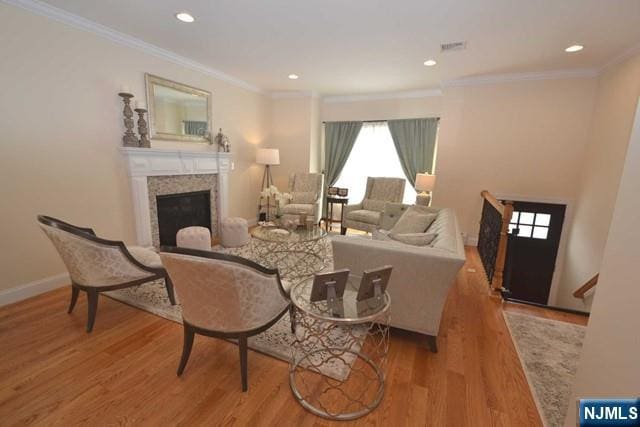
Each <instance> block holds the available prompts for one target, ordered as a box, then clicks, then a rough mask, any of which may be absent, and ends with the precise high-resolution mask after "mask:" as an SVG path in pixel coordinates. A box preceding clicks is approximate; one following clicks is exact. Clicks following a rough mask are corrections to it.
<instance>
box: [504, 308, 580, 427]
mask: <svg viewBox="0 0 640 427" xmlns="http://www.w3.org/2000/svg"><path fill="white" fill-rule="evenodd" d="M503 314H504V318H505V321H506V323H507V326H508V328H509V332H510V333H511V337H512V338H513V343H514V344H515V347H516V350H517V351H518V356H519V357H520V363H521V364H522V368H523V370H524V373H525V375H526V376H527V381H528V382H529V387H530V388H531V392H532V394H533V398H534V400H535V402H536V406H537V407H538V412H539V413H540V417H541V418H542V422H543V424H544V425H545V426H547V427H556V426H562V425H564V418H565V416H566V414H567V410H568V409H569V399H570V398H571V388H572V386H573V380H574V378H575V375H576V370H577V368H578V361H579V360H580V353H581V351H582V342H583V341H584V335H585V332H586V328H585V327H584V326H580V325H575V324H573V323H567V322H560V321H557V320H550V319H543V318H540V317H536V316H529V315H526V314H519V313H512V312H508V311H504V312H503Z"/></svg>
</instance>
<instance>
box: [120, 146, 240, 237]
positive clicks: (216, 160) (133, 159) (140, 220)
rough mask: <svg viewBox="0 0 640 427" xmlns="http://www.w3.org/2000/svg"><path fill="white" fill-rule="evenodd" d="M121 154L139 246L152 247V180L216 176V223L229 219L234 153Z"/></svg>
mask: <svg viewBox="0 0 640 427" xmlns="http://www.w3.org/2000/svg"><path fill="white" fill-rule="evenodd" d="M120 151H121V153H122V155H123V156H124V157H125V159H126V161H127V170H128V174H129V178H130V182H131V195H132V200H133V213H134V217H135V222H136V236H137V240H138V245H141V246H151V244H152V236H151V219H150V209H149V187H148V184H147V177H149V176H170V175H200V174H215V175H216V176H217V177H218V197H217V203H218V206H217V212H218V218H217V220H218V221H221V220H222V219H223V218H226V217H227V215H228V206H229V205H228V197H229V172H230V171H231V161H232V156H231V153H219V152H216V151H213V150H202V151H190V150H169V149H158V148H130V147H122V148H120ZM212 220H215V219H213V218H212Z"/></svg>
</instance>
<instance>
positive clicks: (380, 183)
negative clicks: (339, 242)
mask: <svg viewBox="0 0 640 427" xmlns="http://www.w3.org/2000/svg"><path fill="white" fill-rule="evenodd" d="M405 184H406V181H405V180H404V178H373V177H368V178H367V187H366V190H365V193H364V198H363V200H362V201H361V202H360V203H358V204H354V205H347V206H345V207H344V224H342V229H341V234H346V232H347V228H353V229H356V230H361V231H367V232H372V231H373V230H377V229H378V227H379V225H380V219H381V217H382V212H383V211H384V207H385V205H386V204H387V203H389V202H396V203H397V202H401V201H402V198H403V196H404V186H405Z"/></svg>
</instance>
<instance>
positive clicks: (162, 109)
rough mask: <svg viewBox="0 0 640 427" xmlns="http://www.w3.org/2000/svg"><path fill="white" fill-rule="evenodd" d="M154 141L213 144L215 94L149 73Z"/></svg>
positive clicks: (149, 97) (149, 98) (148, 101)
mask: <svg viewBox="0 0 640 427" xmlns="http://www.w3.org/2000/svg"><path fill="white" fill-rule="evenodd" d="M145 82H146V86H147V104H148V107H149V122H150V125H151V139H156V140H157V139H160V140H169V141H190V142H209V137H210V133H211V92H208V91H206V90H203V89H198V88H195V87H192V86H188V85H185V84H182V83H178V82H174V81H172V80H168V79H164V78H162V77H158V76H154V75H152V74H148V73H147V74H145Z"/></svg>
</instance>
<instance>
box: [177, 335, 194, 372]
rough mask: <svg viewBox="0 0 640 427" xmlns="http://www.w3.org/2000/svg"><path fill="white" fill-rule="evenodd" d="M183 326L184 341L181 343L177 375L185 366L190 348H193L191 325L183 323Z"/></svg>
mask: <svg viewBox="0 0 640 427" xmlns="http://www.w3.org/2000/svg"><path fill="white" fill-rule="evenodd" d="M183 327H184V343H183V344H182V358H181V359H180V366H178V376H180V375H182V372H184V368H185V367H186V366H187V362H188V361H189V356H190V355H191V348H193V338H194V336H195V332H194V330H193V328H192V327H191V326H189V325H187V324H186V323H184V324H183Z"/></svg>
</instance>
